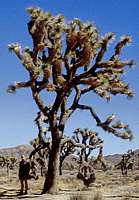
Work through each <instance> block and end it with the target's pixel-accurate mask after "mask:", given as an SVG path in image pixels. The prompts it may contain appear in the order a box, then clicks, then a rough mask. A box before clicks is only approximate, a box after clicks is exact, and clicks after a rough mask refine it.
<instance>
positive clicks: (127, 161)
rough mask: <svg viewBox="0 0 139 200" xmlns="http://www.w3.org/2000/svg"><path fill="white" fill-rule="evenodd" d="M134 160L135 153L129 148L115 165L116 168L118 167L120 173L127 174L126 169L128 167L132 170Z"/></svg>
mask: <svg viewBox="0 0 139 200" xmlns="http://www.w3.org/2000/svg"><path fill="white" fill-rule="evenodd" d="M134 162H135V153H134V151H132V150H129V151H128V152H127V153H124V154H123V155H122V159H121V161H120V162H119V163H118V164H116V165H115V167H116V168H118V167H120V169H121V172H122V175H127V172H128V170H129V169H130V170H131V171H132V172H133V166H134V164H135V163H134Z"/></svg>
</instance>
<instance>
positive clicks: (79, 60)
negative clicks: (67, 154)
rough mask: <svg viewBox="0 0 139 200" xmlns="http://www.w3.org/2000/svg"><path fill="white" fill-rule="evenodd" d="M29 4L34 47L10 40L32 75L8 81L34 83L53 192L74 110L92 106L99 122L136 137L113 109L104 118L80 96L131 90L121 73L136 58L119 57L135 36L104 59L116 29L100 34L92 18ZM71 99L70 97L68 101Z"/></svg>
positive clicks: (123, 40) (22, 84) (14, 87)
mask: <svg viewBox="0 0 139 200" xmlns="http://www.w3.org/2000/svg"><path fill="white" fill-rule="evenodd" d="M27 10H28V13H29V15H30V21H29V23H28V31H29V34H30V35H31V37H32V40H33V48H21V46H20V44H11V45H9V50H11V51H13V52H14V53H15V54H16V55H17V57H18V58H19V59H20V61H21V63H22V65H23V67H24V69H25V70H26V71H27V72H28V74H29V77H28V80H27V81H26V82H15V83H14V84H12V85H10V86H9V87H8V92H15V91H16V90H17V89H20V88H30V89H31V91H32V96H33V99H34V101H35V102H36V104H37V106H38V108H39V110H40V111H41V112H42V113H43V114H44V116H45V117H46V118H47V120H46V123H47V124H48V125H49V128H50V131H51V136H52V149H51V152H50V157H49V164H48V176H47V177H46V181H45V183H44V190H43V192H52V193H54V192H56V191H57V180H58V179H57V177H58V174H59V156H60V142H61V138H62V137H63V131H64V128H65V124H66V121H67V120H68V119H69V118H70V117H71V115H72V114H73V113H74V111H75V110H77V109H80V110H86V111H89V112H90V113H91V115H92V117H93V118H94V120H95V121H96V124H97V126H99V127H101V128H102V129H103V130H105V131H107V132H109V133H113V134H114V135H115V136H118V137H121V138H123V139H131V138H132V134H131V131H130V130H129V129H128V127H127V126H126V125H123V126H122V129H123V130H122V129H121V127H119V126H118V125H117V124H115V123H114V118H115V117H114V115H112V116H110V117H108V118H107V119H106V120H102V119H101V118H100V116H98V115H97V113H96V112H95V110H94V108H92V107H90V106H89V105H83V104H81V103H80V99H81V97H82V96H83V95H85V94H86V93H89V92H90V91H93V92H94V93H95V94H97V95H98V96H100V97H102V98H104V99H106V100H110V96H111V95H116V94H124V95H127V96H128V97H132V96H133V94H132V91H131V90H130V89H129V86H128V84H127V83H125V82H124V81H123V79H122V74H123V73H124V72H125V67H126V66H129V67H130V66H132V64H133V61H132V60H126V61H122V60H121V58H120V54H121V51H122V49H123V47H124V46H125V45H126V44H128V43H130V42H131V38H130V37H129V36H124V37H122V38H121V40H120V41H119V42H118V44H117V45H116V46H115V49H114V54H113V55H112V56H110V58H109V59H107V60H104V55H105V53H106V51H107V47H108V45H109V43H110V42H111V41H112V39H113V37H114V34H113V33H107V34H106V35H105V36H104V37H100V35H99V33H98V31H97V29H96V27H95V26H94V25H93V24H91V23H83V22H81V21H80V20H79V19H73V20H72V21H71V22H70V23H67V22H66V21H65V20H64V17H63V16H62V15H58V16H52V15H51V14H50V13H45V12H44V11H42V10H41V9H38V8H37V9H36V8H28V9H27ZM43 91H45V92H46V93H47V96H46V97H47V98H46V99H45V98H44V95H43V96H42V95H41V94H42V92H43ZM51 93H54V94H55V95H53V97H54V101H52V104H51V105H48V104H47V99H48V98H49V97H48V95H51ZM43 94H44V93H43ZM73 95H74V97H73ZM69 99H70V100H71V99H72V100H71V101H72V102H71V101H70V104H69V102H68V100H69ZM69 105H70V106H69ZM68 106H69V107H68Z"/></svg>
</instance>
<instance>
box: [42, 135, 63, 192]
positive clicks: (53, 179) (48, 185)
mask: <svg viewBox="0 0 139 200" xmlns="http://www.w3.org/2000/svg"><path fill="white" fill-rule="evenodd" d="M60 142H61V139H60V137H57V135H56V134H55V136H52V149H51V151H50V156H49V163H48V172H47V176H46V179H45V182H44V187H43V192H42V193H46V192H48V193H51V194H56V193H58V177H59V161H60Z"/></svg>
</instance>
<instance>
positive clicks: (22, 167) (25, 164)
mask: <svg viewBox="0 0 139 200" xmlns="http://www.w3.org/2000/svg"><path fill="white" fill-rule="evenodd" d="M29 173H30V162H29V161H28V160H27V159H26V157H25V156H24V155H22V156H21V161H20V164H19V180H20V184H21V185H20V186H21V188H20V193H19V194H20V195H23V194H27V193H28V189H29V188H28V178H29ZM24 190H25V192H24Z"/></svg>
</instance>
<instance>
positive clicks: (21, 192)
mask: <svg viewBox="0 0 139 200" xmlns="http://www.w3.org/2000/svg"><path fill="white" fill-rule="evenodd" d="M20 184H21V188H20V194H23V190H24V180H20Z"/></svg>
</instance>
